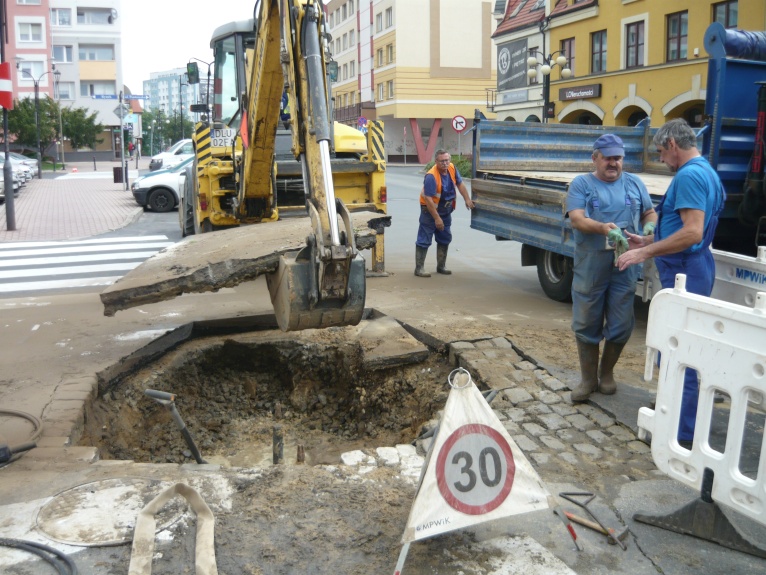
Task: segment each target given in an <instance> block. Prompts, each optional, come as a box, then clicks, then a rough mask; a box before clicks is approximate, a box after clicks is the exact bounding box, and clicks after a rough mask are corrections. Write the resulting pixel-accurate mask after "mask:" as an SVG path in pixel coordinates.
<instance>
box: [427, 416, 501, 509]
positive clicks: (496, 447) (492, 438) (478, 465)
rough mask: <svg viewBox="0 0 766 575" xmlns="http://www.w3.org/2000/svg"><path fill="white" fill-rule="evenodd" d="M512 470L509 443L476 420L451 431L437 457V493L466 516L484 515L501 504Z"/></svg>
mask: <svg viewBox="0 0 766 575" xmlns="http://www.w3.org/2000/svg"><path fill="white" fill-rule="evenodd" d="M515 472H516V464H515V463H514V461H513V452H511V447H510V445H508V442H507V441H506V440H505V438H504V437H503V436H502V435H501V434H500V433H498V432H497V431H496V430H494V429H492V428H491V427H489V426H487V425H482V424H479V423H472V424H468V425H463V426H462V427H459V428H458V429H456V430H455V431H454V432H452V434H451V435H450V436H449V437H448V438H447V440H446V441H445V442H444V445H442V448H441V449H440V450H439V456H438V458H437V460H436V481H437V485H438V486H439V492H440V493H441V495H442V497H444V500H445V501H446V502H447V503H448V504H449V506H450V507H452V508H453V509H455V510H457V511H460V512H462V513H466V514H468V515H483V514H485V513H489V512H490V511H492V510H494V509H496V508H497V507H499V506H500V505H502V503H503V501H505V500H506V498H507V497H508V495H509V494H510V492H511V487H512V486H513V477H514V474H515Z"/></svg>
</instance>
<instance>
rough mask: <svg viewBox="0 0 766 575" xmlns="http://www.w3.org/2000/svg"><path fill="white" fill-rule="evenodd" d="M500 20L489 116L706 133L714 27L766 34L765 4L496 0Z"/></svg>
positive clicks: (750, 0) (738, 0)
mask: <svg viewBox="0 0 766 575" xmlns="http://www.w3.org/2000/svg"><path fill="white" fill-rule="evenodd" d="M495 14H496V16H498V17H499V18H500V23H499V24H498V27H497V29H496V30H495V33H494V35H493V40H494V42H495V43H496V45H497V51H498V61H499V62H500V64H499V70H498V82H497V87H496V91H495V92H494V94H493V97H492V108H493V109H494V111H495V112H496V114H497V117H498V118H499V119H503V120H515V121H519V122H524V121H550V122H561V123H573V124H576V123H581V124H603V125H617V126H632V125H635V124H636V123H638V122H639V121H641V120H642V119H644V118H647V117H648V118H650V121H651V124H652V125H653V126H660V125H662V124H663V123H665V122H666V121H667V120H670V119H672V118H679V117H681V118H685V119H686V120H687V121H688V122H689V123H690V124H691V125H692V126H701V125H702V123H703V121H704V118H703V113H704V107H705V86H706V83H707V60H708V58H707V53H706V52H705V48H704V42H703V39H704V35H705V31H706V30H707V28H708V26H709V25H710V24H711V23H712V22H720V23H722V24H723V25H724V26H725V27H727V28H740V29H745V30H759V31H760V30H764V29H766V2H763V1H760V0H759V1H754V0H724V1H722V0H674V1H672V2H669V1H668V0H600V1H599V0H499V1H498V2H496V5H495ZM530 56H534V58H535V61H534V62H532V61H530V60H529V58H530ZM530 63H532V64H533V65H532V66H531V68H530V65H529V64H530ZM530 69H531V70H532V71H531V72H530V71H529V70H530Z"/></svg>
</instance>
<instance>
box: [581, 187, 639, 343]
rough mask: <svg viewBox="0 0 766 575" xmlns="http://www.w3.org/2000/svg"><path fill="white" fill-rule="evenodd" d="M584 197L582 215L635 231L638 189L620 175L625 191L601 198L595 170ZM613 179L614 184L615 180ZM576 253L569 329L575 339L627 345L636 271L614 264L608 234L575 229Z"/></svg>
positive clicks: (636, 229)
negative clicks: (607, 239) (617, 266)
mask: <svg viewBox="0 0 766 575" xmlns="http://www.w3.org/2000/svg"><path fill="white" fill-rule="evenodd" d="M587 177H588V178H590V181H589V186H588V191H587V193H586V196H585V216H586V217H588V218H591V219H593V220H596V221H599V222H614V223H615V224H616V225H617V226H618V227H619V228H620V229H627V230H628V231H629V232H632V233H639V232H638V229H639V225H640V221H641V214H642V211H643V210H642V206H641V193H640V190H639V189H638V186H637V185H636V184H635V182H633V181H632V180H631V178H630V177H629V176H628V175H626V174H623V176H622V177H621V179H620V180H619V181H618V182H622V185H623V191H622V192H621V193H618V194H612V197H611V198H610V197H600V194H599V191H598V190H599V187H601V188H605V187H607V186H608V184H606V183H605V182H599V181H598V180H596V177H595V176H593V174H588V176H587ZM615 183H617V182H615ZM574 238H575V256H574V279H573V282H572V331H574V332H575V336H576V337H577V339H578V340H579V341H582V342H584V343H590V344H598V343H599V342H600V341H601V340H602V339H606V340H607V341H611V342H614V343H618V344H619V343H625V342H626V341H628V339H629V338H630V334H631V333H632V331H633V325H634V323H635V319H634V316H633V298H634V296H635V291H636V281H637V279H638V273H639V269H638V267H636V266H631V267H629V268H627V269H625V270H623V271H620V270H619V269H618V268H616V267H615V265H614V250H610V249H607V247H606V243H605V242H606V237H605V236H602V235H600V234H586V233H583V232H580V231H578V230H575V231H574Z"/></svg>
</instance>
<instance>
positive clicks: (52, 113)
mask: <svg viewBox="0 0 766 575" xmlns="http://www.w3.org/2000/svg"><path fill="white" fill-rule="evenodd" d="M39 106H40V117H39V119H40V147H41V148H42V149H41V152H42V151H43V150H46V149H48V147H49V146H50V145H51V144H52V143H53V142H55V141H56V134H58V104H57V103H56V101H55V100H53V99H52V98H51V97H50V96H48V95H47V94H46V95H45V97H44V98H43V97H41V98H39ZM8 133H9V134H12V135H13V136H15V143H16V144H19V145H21V146H24V148H26V149H30V150H37V124H36V123H35V100H34V98H21V99H20V100H16V102H15V103H14V104H13V110H8Z"/></svg>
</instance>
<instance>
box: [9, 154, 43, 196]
mask: <svg viewBox="0 0 766 575" xmlns="http://www.w3.org/2000/svg"><path fill="white" fill-rule="evenodd" d="M3 166H5V154H3V153H2V152H0V173H2V169H3ZM11 166H12V170H13V188H14V189H17V186H16V184H17V182H18V187H21V186H26V185H27V182H28V181H29V180H31V179H32V178H33V177H34V172H32V170H31V169H30V168H29V166H26V165H25V164H21V163H19V162H18V161H17V160H15V159H14V158H13V157H11ZM36 170H37V168H35V171H36Z"/></svg>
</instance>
